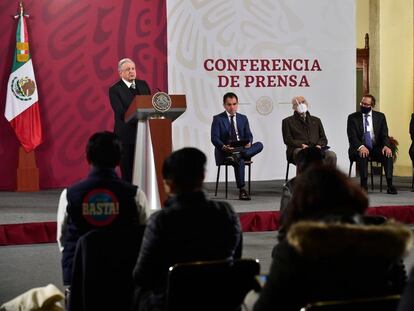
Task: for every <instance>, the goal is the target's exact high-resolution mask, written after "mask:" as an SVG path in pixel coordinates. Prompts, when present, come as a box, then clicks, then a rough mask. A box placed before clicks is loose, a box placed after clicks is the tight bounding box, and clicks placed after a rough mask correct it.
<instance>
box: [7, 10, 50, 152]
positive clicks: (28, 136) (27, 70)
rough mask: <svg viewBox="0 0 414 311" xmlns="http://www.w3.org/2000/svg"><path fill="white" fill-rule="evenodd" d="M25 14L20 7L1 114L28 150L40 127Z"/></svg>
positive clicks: (39, 134)
mask: <svg viewBox="0 0 414 311" xmlns="http://www.w3.org/2000/svg"><path fill="white" fill-rule="evenodd" d="M26 18H27V17H25V16H24V14H23V11H21V12H20V15H19V22H18V25H17V31H16V50H15V53H14V59H13V68H12V73H11V74H10V77H9V82H8V84H7V97H6V109H5V112H4V115H5V117H6V119H7V120H8V121H9V122H10V125H11V126H12V128H13V129H14V132H15V133H16V136H17V138H18V139H19V141H20V144H21V145H22V146H23V148H24V150H26V152H30V151H32V150H34V149H35V148H36V147H37V146H38V145H40V144H41V142H42V127H41V123H40V113H39V101H38V96H37V85H36V79H35V75H34V71H33V64H32V59H31V57H30V50H29V37H28V34H27V25H26Z"/></svg>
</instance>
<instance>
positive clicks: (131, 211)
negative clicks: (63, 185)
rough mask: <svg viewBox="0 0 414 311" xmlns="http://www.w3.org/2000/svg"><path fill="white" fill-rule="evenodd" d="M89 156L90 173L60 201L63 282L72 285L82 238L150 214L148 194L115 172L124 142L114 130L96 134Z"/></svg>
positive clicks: (88, 149) (125, 225) (91, 143)
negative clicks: (98, 230)
mask: <svg viewBox="0 0 414 311" xmlns="http://www.w3.org/2000/svg"><path fill="white" fill-rule="evenodd" d="M86 157H87V160H88V163H89V164H90V166H91V170H90V172H89V175H88V176H87V177H86V178H85V179H84V180H82V181H80V182H79V183H77V184H75V185H73V186H71V187H69V188H68V189H67V192H66V197H65V196H64V195H63V196H61V198H60V202H59V211H58V214H59V215H58V219H60V220H61V223H60V224H59V227H60V228H61V230H62V238H61V239H59V238H58V241H61V242H63V243H62V246H63V250H62V270H63V283H64V285H70V284H71V277H72V276H71V274H72V263H73V256H74V254H75V249H76V243H77V241H78V240H79V238H80V237H82V236H83V235H85V234H86V233H88V232H89V231H91V230H94V229H98V228H104V227H114V228H115V227H122V228H125V227H127V226H135V225H138V224H139V223H144V222H145V220H146V218H147V215H148V212H147V200H146V196H145V194H144V193H143V192H142V191H141V190H140V189H138V187H137V186H134V185H131V184H130V183H128V182H126V181H124V180H122V179H120V178H119V177H118V176H117V174H116V172H115V167H116V166H117V165H119V161H120V159H121V144H120V142H119V141H118V139H117V138H116V136H115V135H114V134H113V133H111V132H99V133H95V134H93V135H92V136H91V138H90V139H89V141H88V143H87V146H86ZM64 207H66V214H65V212H64V210H65V209H64ZM62 215H63V216H62ZM58 234H59V231H58Z"/></svg>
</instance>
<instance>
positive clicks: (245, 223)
mask: <svg viewBox="0 0 414 311" xmlns="http://www.w3.org/2000/svg"><path fill="white" fill-rule="evenodd" d="M367 214H368V215H381V216H385V217H387V218H390V219H395V220H397V221H399V222H402V223H405V224H414V206H379V207H371V208H369V209H368V211H367ZM279 216H280V213H279V212H278V211H267V212H247V213H239V217H240V223H241V226H242V230H243V232H258V231H275V230H277V229H278V227H279ZM55 242H56V222H35V223H22V224H6V225H0V245H1V246H6V245H22V244H38V243H55Z"/></svg>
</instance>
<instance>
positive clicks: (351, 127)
mask: <svg viewBox="0 0 414 311" xmlns="http://www.w3.org/2000/svg"><path fill="white" fill-rule="evenodd" d="M360 106H361V111H358V112H354V113H352V114H350V115H349V116H348V124H347V133H348V140H349V149H348V153H349V158H350V159H351V160H354V161H356V162H357V163H358V164H359V176H360V179H361V187H362V188H364V189H365V190H367V189H368V186H367V179H368V158H369V157H370V158H371V159H373V160H374V161H379V162H382V164H383V166H384V171H385V177H386V179H387V193H388V194H397V189H396V188H395V187H394V186H393V184H392V171H393V158H392V151H391V149H390V146H391V145H390V140H389V138H388V127H387V120H386V119H385V115H384V114H383V113H381V112H378V111H374V110H372V107H374V106H375V97H374V96H372V95H369V94H368V95H365V96H364V97H362V100H361V103H360Z"/></svg>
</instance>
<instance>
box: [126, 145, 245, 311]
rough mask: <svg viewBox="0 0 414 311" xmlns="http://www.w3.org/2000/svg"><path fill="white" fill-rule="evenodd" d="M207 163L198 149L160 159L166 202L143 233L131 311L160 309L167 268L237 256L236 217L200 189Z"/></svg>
mask: <svg viewBox="0 0 414 311" xmlns="http://www.w3.org/2000/svg"><path fill="white" fill-rule="evenodd" d="M206 160H207V159H206V156H205V155H204V153H202V152H201V151H200V150H198V149H195V148H183V149H180V150H178V151H175V152H173V153H172V154H171V155H170V156H169V157H168V158H167V159H166V160H165V161H164V165H163V170H162V173H163V178H164V187H165V190H166V193H167V194H168V195H169V198H168V200H167V201H166V203H165V206H164V208H163V209H161V210H160V211H157V212H156V213H154V214H152V215H151V217H150V218H149V220H148V223H147V227H146V229H145V232H144V239H143V244H142V246H141V250H140V254H139V257H138V260H137V263H136V266H135V269H134V280H135V297H134V310H165V291H166V286H167V279H168V269H169V267H171V266H173V265H174V264H176V263H185V262H192V261H201V260H217V259H226V258H239V257H241V238H242V233H241V228H240V223H239V219H238V216H237V214H236V213H235V212H234V210H233V209H232V207H231V206H230V205H229V204H228V203H226V202H219V201H212V200H208V199H207V198H206V196H205V194H204V193H203V191H202V187H203V180H204V175H205V165H206ZM200 303H202V302H200Z"/></svg>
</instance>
